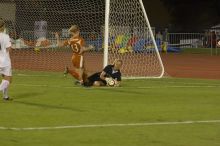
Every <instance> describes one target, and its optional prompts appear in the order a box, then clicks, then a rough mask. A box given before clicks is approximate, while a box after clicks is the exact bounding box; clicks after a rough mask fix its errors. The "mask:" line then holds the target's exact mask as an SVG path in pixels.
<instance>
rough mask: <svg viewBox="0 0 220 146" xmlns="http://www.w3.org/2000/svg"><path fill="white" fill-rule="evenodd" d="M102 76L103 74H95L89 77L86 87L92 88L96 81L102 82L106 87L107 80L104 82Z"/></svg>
mask: <svg viewBox="0 0 220 146" xmlns="http://www.w3.org/2000/svg"><path fill="white" fill-rule="evenodd" d="M100 74H101V72H98V73H94V74H92V75H91V76H89V77H88V78H87V81H86V82H85V83H84V86H92V85H93V83H94V82H95V81H100V82H102V83H103V84H104V85H106V84H107V83H106V81H105V80H102V79H101V78H100Z"/></svg>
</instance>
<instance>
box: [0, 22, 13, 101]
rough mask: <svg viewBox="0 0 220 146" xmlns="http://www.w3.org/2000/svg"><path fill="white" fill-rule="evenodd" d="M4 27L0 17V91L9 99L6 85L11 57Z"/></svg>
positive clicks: (9, 79) (10, 74) (8, 82)
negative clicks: (0, 77)
mask: <svg viewBox="0 0 220 146" xmlns="http://www.w3.org/2000/svg"><path fill="white" fill-rule="evenodd" d="M4 29H5V22H4V20H3V19H1V18H0V74H1V75H2V82H1V84H0V91H2V92H3V99H4V100H9V99H10V98H9V96H8V87H9V84H10V82H11V78H12V70H11V59H10V54H9V51H10V49H11V42H10V38H9V35H7V34H5V33H4Z"/></svg>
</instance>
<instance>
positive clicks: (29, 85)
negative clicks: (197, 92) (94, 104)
mask: <svg viewBox="0 0 220 146" xmlns="http://www.w3.org/2000/svg"><path fill="white" fill-rule="evenodd" d="M13 85H14V86H26V87H50V88H68V89H69V88H77V89H78V88H84V89H99V88H104V89H114V88H115V89H131V88H135V89H157V88H219V87H220V85H206V86H205V85H203V86H199V85H187V86H184V85H180V86H178V85H177V86H172V85H164V86H147V87H141V86H139V87H137V86H130V87H126V86H122V87H82V86H75V85H73V86H59V85H57V86H55V85H47V84H13Z"/></svg>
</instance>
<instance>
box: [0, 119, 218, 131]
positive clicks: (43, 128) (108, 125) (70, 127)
mask: <svg viewBox="0 0 220 146" xmlns="http://www.w3.org/2000/svg"><path fill="white" fill-rule="evenodd" d="M210 123H220V120H207V121H182V122H152V123H128V124H97V125H70V126H55V127H26V128H16V127H0V130H13V131H31V130H32V131H33V130H56V129H76V128H107V127H129V126H154V125H185V124H210Z"/></svg>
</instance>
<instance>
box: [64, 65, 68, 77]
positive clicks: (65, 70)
mask: <svg viewBox="0 0 220 146" xmlns="http://www.w3.org/2000/svg"><path fill="white" fill-rule="evenodd" d="M67 74H68V67H67V66H66V67H65V69H64V72H63V75H64V77H66V76H67Z"/></svg>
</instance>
